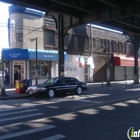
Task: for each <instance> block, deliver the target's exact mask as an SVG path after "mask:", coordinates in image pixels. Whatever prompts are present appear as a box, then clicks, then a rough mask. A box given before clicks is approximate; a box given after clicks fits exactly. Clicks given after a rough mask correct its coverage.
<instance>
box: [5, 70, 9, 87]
mask: <svg viewBox="0 0 140 140" xmlns="http://www.w3.org/2000/svg"><path fill="white" fill-rule="evenodd" d="M5 84H6V85H8V84H9V74H8V72H7V71H6V73H5Z"/></svg>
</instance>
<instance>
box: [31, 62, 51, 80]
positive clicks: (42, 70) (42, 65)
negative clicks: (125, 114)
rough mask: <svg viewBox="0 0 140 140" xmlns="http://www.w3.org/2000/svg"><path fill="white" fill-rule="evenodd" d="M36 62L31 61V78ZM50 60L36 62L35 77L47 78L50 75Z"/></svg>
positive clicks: (33, 77)
mask: <svg viewBox="0 0 140 140" xmlns="http://www.w3.org/2000/svg"><path fill="white" fill-rule="evenodd" d="M35 69H36V62H35V61H31V78H32V79H35ZM50 69H51V68H50V61H38V62H37V77H38V79H48V78H50V75H51V70H50Z"/></svg>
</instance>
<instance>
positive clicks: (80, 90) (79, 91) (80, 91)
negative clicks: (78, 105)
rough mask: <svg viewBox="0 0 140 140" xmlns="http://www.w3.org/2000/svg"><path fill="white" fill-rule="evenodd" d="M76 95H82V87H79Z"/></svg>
mask: <svg viewBox="0 0 140 140" xmlns="http://www.w3.org/2000/svg"><path fill="white" fill-rule="evenodd" d="M76 93H77V94H78V95H80V94H82V88H81V87H77V89H76Z"/></svg>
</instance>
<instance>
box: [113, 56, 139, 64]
mask: <svg viewBox="0 0 140 140" xmlns="http://www.w3.org/2000/svg"><path fill="white" fill-rule="evenodd" d="M138 65H139V66H140V59H139V60H138ZM114 66H134V58H132V57H126V56H114Z"/></svg>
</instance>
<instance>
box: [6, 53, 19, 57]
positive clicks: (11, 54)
mask: <svg viewBox="0 0 140 140" xmlns="http://www.w3.org/2000/svg"><path fill="white" fill-rule="evenodd" d="M20 55H21V54H20V53H10V54H9V57H11V58H17V57H19V56H20Z"/></svg>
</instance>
